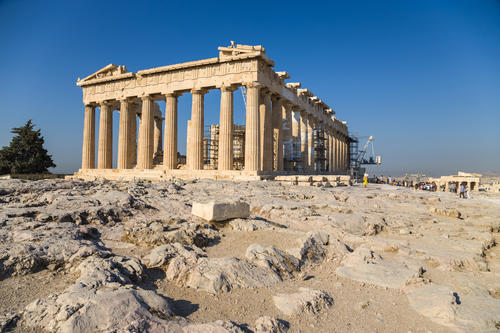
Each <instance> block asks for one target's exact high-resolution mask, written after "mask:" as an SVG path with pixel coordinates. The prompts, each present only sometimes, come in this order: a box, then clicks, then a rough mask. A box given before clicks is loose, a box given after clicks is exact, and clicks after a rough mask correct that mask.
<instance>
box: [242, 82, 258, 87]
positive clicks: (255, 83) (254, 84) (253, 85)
mask: <svg viewBox="0 0 500 333" xmlns="http://www.w3.org/2000/svg"><path fill="white" fill-rule="evenodd" d="M243 85H244V86H245V87H247V88H261V87H262V84H260V83H259V82H257V81H253V82H245V83H243Z"/></svg>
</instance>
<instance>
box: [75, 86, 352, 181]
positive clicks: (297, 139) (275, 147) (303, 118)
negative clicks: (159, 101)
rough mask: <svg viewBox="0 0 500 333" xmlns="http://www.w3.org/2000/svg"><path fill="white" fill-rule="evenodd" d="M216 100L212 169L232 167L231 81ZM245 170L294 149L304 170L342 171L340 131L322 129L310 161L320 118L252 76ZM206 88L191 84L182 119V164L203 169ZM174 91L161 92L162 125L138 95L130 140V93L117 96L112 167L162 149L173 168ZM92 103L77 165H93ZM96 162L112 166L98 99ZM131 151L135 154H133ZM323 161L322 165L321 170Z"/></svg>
mask: <svg viewBox="0 0 500 333" xmlns="http://www.w3.org/2000/svg"><path fill="white" fill-rule="evenodd" d="M219 88H220V91H221V100H220V126H219V152H218V154H219V155H218V169H219V170H231V169H232V168H233V126H234V125H233V123H234V120H233V119H234V114H233V113H234V112H233V91H234V90H235V89H236V87H234V86H232V85H229V86H222V87H219ZM246 88H247V96H246V97H247V98H246V120H245V121H246V124H245V126H246V128H245V170H249V171H259V170H263V171H273V170H277V171H281V170H284V169H285V164H284V161H285V160H288V159H290V158H291V157H293V155H299V156H300V159H299V160H300V161H301V169H302V170H304V171H309V172H314V171H320V170H321V169H322V170H325V171H330V172H342V171H345V170H346V169H347V168H348V161H349V160H348V143H347V140H346V138H345V137H342V136H340V135H339V134H338V133H335V132H334V131H330V130H324V131H325V135H326V136H325V148H326V161H325V163H324V164H323V165H321V164H319V163H316V162H315V145H314V131H315V130H317V129H319V126H320V124H319V123H317V122H316V120H315V119H314V118H313V117H312V116H310V115H308V114H307V113H305V112H304V111H301V110H299V109H297V108H295V107H293V106H292V105H291V104H290V103H288V102H285V103H284V102H283V99H282V98H281V96H276V95H272V94H271V92H270V91H269V90H268V89H267V88H265V87H262V86H261V85H260V84H259V83H258V82H252V83H249V84H247V85H246ZM205 93H207V90H204V89H193V90H191V95H192V108H191V119H190V120H189V121H188V135H187V143H188V144H187V152H186V164H187V167H188V168H189V169H191V170H201V169H203V163H204V161H203V132H204V94H205ZM180 95H181V94H180V93H167V94H164V96H163V98H165V101H166V110H165V125H164V131H163V133H162V128H163V124H162V119H161V118H158V117H155V109H154V105H155V103H154V101H153V99H152V97H151V96H149V95H146V96H143V97H141V102H142V107H141V121H140V125H139V140H138V143H137V140H136V132H137V129H136V124H137V120H136V114H137V110H136V107H137V104H135V103H134V102H133V100H132V99H123V100H121V101H120V125H119V139H118V141H119V142H118V169H130V168H132V167H133V164H134V162H135V161H137V164H136V168H138V169H152V168H153V156H154V153H156V152H158V151H161V150H162V134H163V141H164V144H163V148H164V149H163V165H164V167H165V168H166V169H176V168H177V132H178V131H177V101H178V97H179V96H180ZM95 107H96V106H95V105H86V106H85V121H84V135H83V152H82V168H83V169H93V168H94V166H95ZM100 109H101V113H100V120H99V144H98V165H97V167H98V168H99V169H110V168H112V128H113V118H112V112H113V104H112V103H109V102H102V103H100ZM136 155H137V156H136ZM327 166H328V170H326V168H327Z"/></svg>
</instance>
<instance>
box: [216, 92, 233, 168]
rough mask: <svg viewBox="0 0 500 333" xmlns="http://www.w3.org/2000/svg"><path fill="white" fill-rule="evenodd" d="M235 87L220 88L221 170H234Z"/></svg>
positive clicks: (219, 164)
mask: <svg viewBox="0 0 500 333" xmlns="http://www.w3.org/2000/svg"><path fill="white" fill-rule="evenodd" d="M233 90H234V88H233V87H230V86H223V87H221V88H220V93H221V96H220V123H219V155H218V162H217V163H218V166H217V168H218V169H219V170H232V169H233Z"/></svg>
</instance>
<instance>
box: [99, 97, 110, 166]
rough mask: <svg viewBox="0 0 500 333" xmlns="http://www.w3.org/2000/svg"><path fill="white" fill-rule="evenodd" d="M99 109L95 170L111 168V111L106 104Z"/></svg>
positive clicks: (103, 103)
mask: <svg viewBox="0 0 500 333" xmlns="http://www.w3.org/2000/svg"><path fill="white" fill-rule="evenodd" d="M100 108H101V116H100V119H99V152H98V157H97V168H99V169H111V168H112V167H113V110H112V109H111V105H110V104H109V103H107V102H102V103H101V104H100Z"/></svg>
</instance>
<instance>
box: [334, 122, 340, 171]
mask: <svg viewBox="0 0 500 333" xmlns="http://www.w3.org/2000/svg"><path fill="white" fill-rule="evenodd" d="M333 137H334V140H335V172H336V173H338V172H339V171H340V140H339V133H338V132H335V135H334V136H333Z"/></svg>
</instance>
